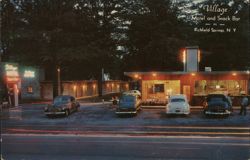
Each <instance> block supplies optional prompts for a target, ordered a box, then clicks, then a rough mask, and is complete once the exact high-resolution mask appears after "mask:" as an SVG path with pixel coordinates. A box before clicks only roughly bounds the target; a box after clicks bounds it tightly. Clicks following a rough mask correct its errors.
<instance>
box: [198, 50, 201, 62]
mask: <svg viewBox="0 0 250 160" xmlns="http://www.w3.org/2000/svg"><path fill="white" fill-rule="evenodd" d="M200 61H201V50H199V49H198V62H200Z"/></svg>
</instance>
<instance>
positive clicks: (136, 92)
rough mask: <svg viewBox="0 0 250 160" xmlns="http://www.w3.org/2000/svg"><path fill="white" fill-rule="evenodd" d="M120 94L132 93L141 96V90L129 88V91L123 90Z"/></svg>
mask: <svg viewBox="0 0 250 160" xmlns="http://www.w3.org/2000/svg"><path fill="white" fill-rule="evenodd" d="M122 94H123V95H131V94H132V95H135V96H139V97H141V92H140V91H138V90H129V91H126V92H123V93H122Z"/></svg>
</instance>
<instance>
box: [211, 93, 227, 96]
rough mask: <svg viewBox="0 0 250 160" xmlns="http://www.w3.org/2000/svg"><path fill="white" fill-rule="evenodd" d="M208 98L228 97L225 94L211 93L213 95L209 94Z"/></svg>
mask: <svg viewBox="0 0 250 160" xmlns="http://www.w3.org/2000/svg"><path fill="white" fill-rule="evenodd" d="M208 96H227V95H225V94H223V93H211V94H208Z"/></svg>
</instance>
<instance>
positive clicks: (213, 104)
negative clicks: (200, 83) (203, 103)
mask: <svg viewBox="0 0 250 160" xmlns="http://www.w3.org/2000/svg"><path fill="white" fill-rule="evenodd" d="M226 105H227V103H226V102H223V101H210V102H208V107H209V106H223V107H225V106H226Z"/></svg>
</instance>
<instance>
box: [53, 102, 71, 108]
mask: <svg viewBox="0 0 250 160" xmlns="http://www.w3.org/2000/svg"><path fill="white" fill-rule="evenodd" d="M67 104H68V103H67V102H57V103H53V104H52V106H53V107H56V108H57V107H62V106H65V105H67Z"/></svg>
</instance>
